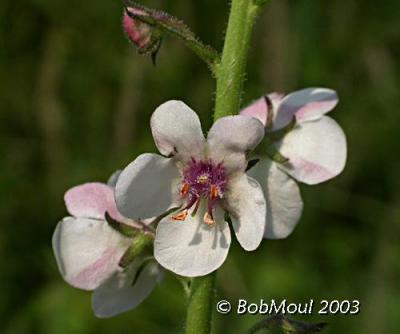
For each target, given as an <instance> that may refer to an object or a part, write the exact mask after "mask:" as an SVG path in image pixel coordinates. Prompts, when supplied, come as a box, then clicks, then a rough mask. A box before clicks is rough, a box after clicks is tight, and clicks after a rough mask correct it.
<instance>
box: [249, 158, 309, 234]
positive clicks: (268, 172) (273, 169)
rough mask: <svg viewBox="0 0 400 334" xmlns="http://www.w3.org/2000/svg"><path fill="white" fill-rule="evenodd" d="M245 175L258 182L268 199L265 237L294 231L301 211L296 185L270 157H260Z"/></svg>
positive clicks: (298, 191) (299, 195)
mask: <svg viewBox="0 0 400 334" xmlns="http://www.w3.org/2000/svg"><path fill="white" fill-rule="evenodd" d="M248 174H249V175H250V176H252V177H253V178H255V179H256V180H257V181H258V182H259V183H260V185H261V187H262V189H263V191H264V195H265V198H266V199H267V216H266V227H265V232H264V237H265V238H267V239H283V238H286V237H287V236H289V235H290V234H291V233H292V231H293V230H294V228H295V226H296V225H297V223H298V221H299V220H300V217H301V214H302V211H303V201H302V199H301V194H300V189H299V186H298V185H297V183H296V181H294V180H293V179H292V178H290V177H289V176H288V175H287V174H286V173H284V172H283V171H281V170H280V169H279V168H278V167H277V164H275V163H274V162H272V161H271V160H269V159H261V160H260V161H259V162H258V163H257V165H255V166H254V167H253V168H252V169H250V171H249V172H248Z"/></svg>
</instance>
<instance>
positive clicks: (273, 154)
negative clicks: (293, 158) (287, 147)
mask: <svg viewBox="0 0 400 334" xmlns="http://www.w3.org/2000/svg"><path fill="white" fill-rule="evenodd" d="M264 142H265V143H266V151H267V156H268V158H270V159H271V160H272V161H275V162H277V163H279V164H285V163H287V162H288V161H289V159H288V158H286V157H285V156H283V155H282V154H281V153H280V152H279V150H278V149H277V148H276V147H275V146H274V144H273V143H272V142H271V141H270V140H269V139H268V138H264Z"/></svg>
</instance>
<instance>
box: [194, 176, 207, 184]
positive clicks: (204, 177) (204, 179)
mask: <svg viewBox="0 0 400 334" xmlns="http://www.w3.org/2000/svg"><path fill="white" fill-rule="evenodd" d="M197 181H198V182H199V183H206V182H207V181H208V175H207V174H203V175H200V176H199V177H198V178H197Z"/></svg>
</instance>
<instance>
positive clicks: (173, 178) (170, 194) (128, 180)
mask: <svg viewBox="0 0 400 334" xmlns="http://www.w3.org/2000/svg"><path fill="white" fill-rule="evenodd" d="M179 182H180V174H179V171H178V169H177V168H176V166H175V162H174V161H173V159H169V158H164V157H162V156H160V155H157V154H151V153H145V154H142V155H139V156H138V157H137V158H136V159H135V160H134V161H133V162H131V163H130V164H129V165H128V166H127V167H126V168H125V169H124V170H123V171H122V173H121V175H120V176H119V178H118V182H117V185H116V187H115V199H116V201H117V205H118V209H119V211H120V212H121V213H122V214H123V215H124V216H126V217H129V218H132V219H135V220H138V219H145V218H151V217H157V216H159V215H161V214H162V213H164V212H166V211H167V210H168V209H170V208H172V207H176V206H179V205H180V203H179V201H180V199H179V185H178V184H179Z"/></svg>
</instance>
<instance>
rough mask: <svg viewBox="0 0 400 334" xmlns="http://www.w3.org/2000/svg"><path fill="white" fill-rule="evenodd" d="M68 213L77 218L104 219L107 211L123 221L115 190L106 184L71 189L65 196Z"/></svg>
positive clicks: (94, 183) (86, 185)
mask: <svg viewBox="0 0 400 334" xmlns="http://www.w3.org/2000/svg"><path fill="white" fill-rule="evenodd" d="M64 200H65V205H66V207H67V210H68V212H69V213H70V214H71V215H72V216H75V217H87V218H97V219H104V215H105V212H106V211H107V212H108V213H109V214H110V215H111V216H112V217H113V218H115V219H117V220H121V219H122V216H121V215H120V213H119V212H118V210H117V206H116V204H115V200H114V189H113V188H112V187H110V186H108V185H106V184H104V183H99V182H92V183H85V184H82V185H79V186H76V187H73V188H71V189H69V190H68V191H67V192H66V193H65V195H64Z"/></svg>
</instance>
